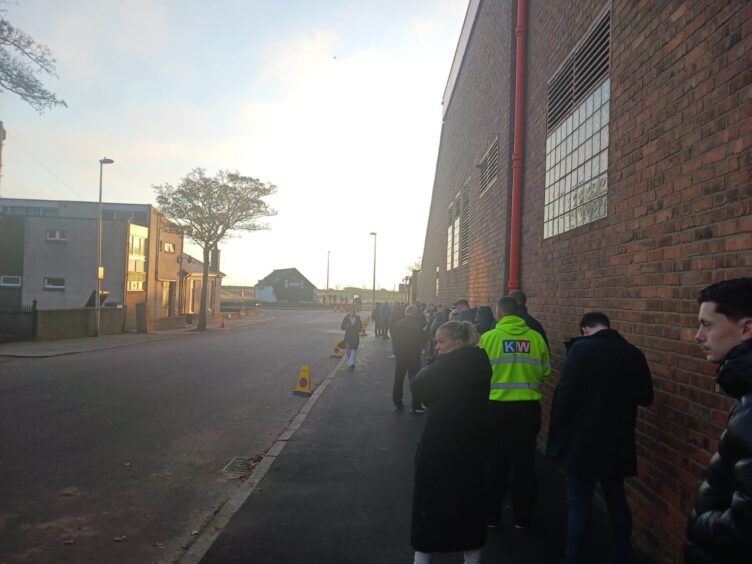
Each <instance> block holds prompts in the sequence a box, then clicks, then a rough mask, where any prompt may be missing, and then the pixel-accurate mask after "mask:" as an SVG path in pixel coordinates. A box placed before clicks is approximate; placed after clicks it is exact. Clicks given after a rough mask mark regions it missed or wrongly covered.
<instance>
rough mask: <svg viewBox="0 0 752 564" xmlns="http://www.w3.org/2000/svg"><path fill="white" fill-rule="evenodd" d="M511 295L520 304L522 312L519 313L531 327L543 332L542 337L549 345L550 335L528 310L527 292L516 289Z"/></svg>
mask: <svg viewBox="0 0 752 564" xmlns="http://www.w3.org/2000/svg"><path fill="white" fill-rule="evenodd" d="M509 297H510V298H514V300H515V301H516V302H517V303H518V304H519V306H520V312H519V314H518V315H519V316H520V317H521V318H522V319H524V320H525V325H527V326H528V327H530V329H532V330H533V331H538V333H540V334H541V337H543V340H544V341H546V345H548V337H547V336H546V331H545V330H544V329H543V325H541V324H540V321H538V320H537V319H535V317H533V316H532V315H530V313H529V312H528V311H527V296H526V295H525V292H523V291H522V290H515V291H514V292H512V293H510V294H509Z"/></svg>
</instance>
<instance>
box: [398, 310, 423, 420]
mask: <svg viewBox="0 0 752 564" xmlns="http://www.w3.org/2000/svg"><path fill="white" fill-rule="evenodd" d="M424 324H425V319H424V318H423V317H422V316H421V315H420V310H418V306H416V305H414V304H411V305H409V306H407V310H406V311H405V317H403V318H402V319H400V320H399V321H397V322H395V324H394V326H393V327H392V328H391V333H392V351H393V352H394V358H395V359H396V362H395V365H394V385H393V387H392V401H394V411H396V412H401V411H403V410H404V409H405V406H404V405H403V404H402V393H403V390H404V387H405V386H404V384H405V373H407V377H408V378H409V379H410V380H412V379H413V377H414V376H415V375H416V374H417V373H418V371H419V370H420V351H421V350H422V348H423V343H425V342H426V338H427V334H426V332H425V330H424V329H423V326H424ZM412 400H413V401H412V410H411V411H412V412H413V413H416V414H420V413H424V412H425V410H424V409H423V407H422V405H421V403H420V400H419V399H418V398H416V397H415V395H413V397H412Z"/></svg>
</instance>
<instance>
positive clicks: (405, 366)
mask: <svg viewBox="0 0 752 564" xmlns="http://www.w3.org/2000/svg"><path fill="white" fill-rule="evenodd" d="M395 358H396V362H395V364H394V385H393V386H392V401H393V402H394V405H395V406H397V407H399V406H401V405H402V393H403V391H404V387H405V374H406V373H407V377H408V379H409V380H412V379H413V377H415V375H416V374H417V373H418V371H420V353H418V354H417V355H410V356H402V355H395ZM412 407H413V409H417V408H419V407H420V400H419V399H417V398H416V397H415V396H414V395H413V396H412Z"/></svg>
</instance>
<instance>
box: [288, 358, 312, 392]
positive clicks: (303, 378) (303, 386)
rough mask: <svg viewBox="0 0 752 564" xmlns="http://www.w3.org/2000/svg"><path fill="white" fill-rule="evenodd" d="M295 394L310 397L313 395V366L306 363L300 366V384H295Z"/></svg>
mask: <svg viewBox="0 0 752 564" xmlns="http://www.w3.org/2000/svg"><path fill="white" fill-rule="evenodd" d="M292 394H293V395H294V396H303V397H308V396H310V395H311V367H310V366H308V365H307V364H304V365H303V366H301V367H300V374H299V375H298V384H297V385H296V386H295V391H294V392H293V393H292Z"/></svg>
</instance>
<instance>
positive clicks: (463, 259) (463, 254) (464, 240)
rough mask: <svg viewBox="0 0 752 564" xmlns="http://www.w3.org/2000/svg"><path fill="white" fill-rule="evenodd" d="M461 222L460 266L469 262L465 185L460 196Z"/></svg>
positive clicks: (468, 195) (468, 219)
mask: <svg viewBox="0 0 752 564" xmlns="http://www.w3.org/2000/svg"><path fill="white" fill-rule="evenodd" d="M459 203H460V206H461V208H462V221H460V264H462V265H465V264H467V263H468V262H470V188H469V187H468V186H467V185H465V187H464V188H463V189H462V194H461V195H460V201H459Z"/></svg>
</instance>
